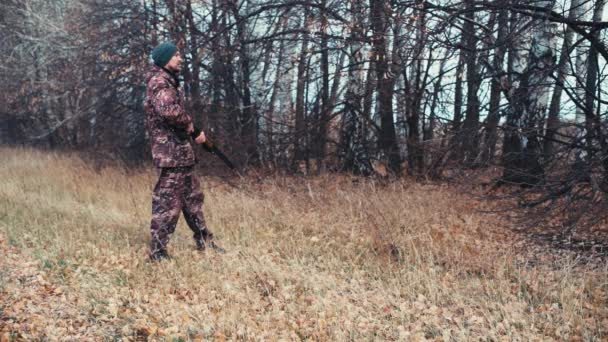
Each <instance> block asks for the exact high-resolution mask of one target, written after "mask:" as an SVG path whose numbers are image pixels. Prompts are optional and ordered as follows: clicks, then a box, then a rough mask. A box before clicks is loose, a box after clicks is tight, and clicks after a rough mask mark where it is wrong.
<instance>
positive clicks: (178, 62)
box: [165, 51, 184, 73]
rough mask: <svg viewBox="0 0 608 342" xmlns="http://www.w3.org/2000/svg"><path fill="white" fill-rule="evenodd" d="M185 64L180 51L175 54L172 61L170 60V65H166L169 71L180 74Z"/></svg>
mask: <svg viewBox="0 0 608 342" xmlns="http://www.w3.org/2000/svg"><path fill="white" fill-rule="evenodd" d="M183 62H184V60H183V59H182V55H180V54H179V51H178V52H176V53H175V55H173V57H171V59H170V60H169V63H167V65H165V68H167V70H169V71H173V72H175V73H178V72H180V71H182V63H183Z"/></svg>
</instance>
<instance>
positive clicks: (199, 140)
mask: <svg viewBox="0 0 608 342" xmlns="http://www.w3.org/2000/svg"><path fill="white" fill-rule="evenodd" d="M194 141H195V142H196V143H197V144H204V143H205V141H207V137H206V136H205V132H203V131H201V134H199V135H198V137H196V139H194Z"/></svg>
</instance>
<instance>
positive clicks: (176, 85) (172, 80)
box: [154, 65, 180, 89]
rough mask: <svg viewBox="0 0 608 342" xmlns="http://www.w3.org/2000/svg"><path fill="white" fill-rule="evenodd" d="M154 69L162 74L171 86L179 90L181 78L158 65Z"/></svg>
mask: <svg viewBox="0 0 608 342" xmlns="http://www.w3.org/2000/svg"><path fill="white" fill-rule="evenodd" d="M154 67H155V68H156V69H157V70H158V73H159V74H161V75H162V77H163V78H164V79H166V80H167V81H169V83H171V85H172V86H173V87H174V88H175V89H178V88H179V86H180V82H179V77H178V76H177V75H176V74H174V73H172V72H171V71H169V70H167V69H166V68H161V67H159V66H156V65H155V66H154Z"/></svg>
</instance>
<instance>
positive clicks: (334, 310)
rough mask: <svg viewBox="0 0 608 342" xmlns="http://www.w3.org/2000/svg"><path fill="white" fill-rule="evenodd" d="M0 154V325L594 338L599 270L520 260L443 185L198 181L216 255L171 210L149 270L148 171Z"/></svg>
mask: <svg viewBox="0 0 608 342" xmlns="http://www.w3.org/2000/svg"><path fill="white" fill-rule="evenodd" d="M0 156H1V157H2V161H3V162H2V164H1V165H0V179H2V184H1V185H0V336H2V337H3V338H12V337H21V338H24V339H27V340H30V339H32V338H42V337H46V338H49V339H64V338H66V337H71V338H78V339H81V338H83V337H88V338H91V339H95V340H98V339H116V338H122V339H125V340H127V339H132V338H143V337H149V338H151V339H155V340H156V339H158V340H165V339H169V340H175V339H178V340H179V339H181V340H200V339H209V338H213V339H218V340H222V339H225V338H227V339H252V340H257V339H264V340H268V339H270V340H274V339H289V340H292V339H293V340H297V339H302V338H313V339H322V340H361V339H382V340H384V339H391V340H397V339H400V340H403V339H412V340H416V339H425V338H430V339H438V338H439V339H441V338H443V339H444V340H446V341H447V340H450V339H454V340H471V339H477V338H478V337H484V338H485V337H493V338H494V340H501V339H505V340H513V339H519V340H529V339H530V338H539V339H557V340H563V339H576V338H580V339H585V340H601V339H606V338H607V337H608V308H607V307H608V305H607V304H608V303H607V299H606V298H607V296H606V294H607V292H608V284H607V281H606V280H607V277H606V275H607V274H608V272H607V271H606V269H603V270H597V269H594V270H592V269H589V268H586V267H583V266H576V267H575V266H574V263H573V261H572V260H571V259H568V258H563V259H559V260H557V262H555V261H552V262H551V263H548V262H547V263H543V262H540V263H535V264H534V265H531V264H529V263H527V259H526V258H525V257H524V256H522V254H520V253H519V252H518V251H517V250H515V249H514V248H512V247H510V246H512V245H513V243H514V241H513V240H512V236H510V235H509V234H505V233H503V229H501V227H500V225H499V224H497V222H500V221H499V220H498V219H497V218H490V217H482V216H480V215H479V214H477V213H476V212H475V210H474V207H475V206H476V205H477V204H476V203H473V202H471V200H470V199H467V198H465V197H463V196H459V195H457V194H454V193H453V192H451V191H450V190H449V189H447V188H443V187H438V186H428V185H427V186H422V185H417V184H410V183H407V182H403V183H395V184H391V185H388V186H378V185H377V184H374V183H370V182H364V181H360V182H352V181H351V180H350V179H347V178H318V179H312V180H294V179H291V180H289V179H274V180H265V181H262V182H257V183H253V182H251V183H248V184H242V185H241V186H242V189H241V190H237V189H234V188H231V187H227V186H225V185H222V183H221V182H220V181H219V180H209V179H206V180H204V190H205V194H206V204H205V211H206V214H207V220H208V222H209V225H210V227H211V228H212V230H213V231H214V232H215V233H216V235H217V236H218V237H220V239H221V242H222V245H223V246H225V247H226V248H227V249H228V250H229V253H228V254H226V255H223V256H218V255H215V254H214V253H209V252H208V253H207V254H204V255H200V254H197V253H196V252H195V251H194V250H193V242H192V241H191V238H190V235H191V233H190V230H189V229H188V228H187V227H186V226H185V224H184V220H183V218H182V219H180V223H179V226H178V228H177V232H176V234H175V235H174V238H173V239H172V241H171V244H170V252H171V254H172V255H173V256H174V257H175V258H174V260H173V261H171V262H166V263H162V264H158V265H154V264H149V263H147V262H146V253H147V243H148V239H149V233H148V225H149V217H150V212H149V207H150V204H149V202H150V190H151V187H152V186H153V183H154V182H155V177H156V176H155V174H154V172H153V170H149V171H139V172H134V173H126V172H124V171H123V170H120V169H112V168H107V169H102V170H98V171H95V170H93V169H92V168H90V167H88V166H87V165H86V164H85V163H84V162H83V161H81V160H80V159H78V158H76V157H74V156H68V155H58V154H51V153H41V152H36V151H31V150H17V149H0ZM541 260H542V259H541ZM3 341H4V340H3Z"/></svg>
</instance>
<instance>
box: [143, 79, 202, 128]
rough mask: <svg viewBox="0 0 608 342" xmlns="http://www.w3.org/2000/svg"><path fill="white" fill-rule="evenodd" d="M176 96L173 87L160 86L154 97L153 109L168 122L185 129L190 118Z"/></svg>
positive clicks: (190, 120)
mask: <svg viewBox="0 0 608 342" xmlns="http://www.w3.org/2000/svg"><path fill="white" fill-rule="evenodd" d="M177 97H178V94H177V92H176V91H175V89H174V88H173V87H161V88H160V89H158V91H157V93H156V96H155V97H154V101H153V104H154V109H155V111H156V113H158V114H159V115H160V116H162V117H163V118H164V119H165V120H166V121H167V123H168V124H170V125H172V126H175V127H178V128H184V129H185V128H186V127H188V125H189V124H190V123H191V122H192V118H190V115H188V114H187V113H186V111H184V107H183V106H182V105H181V104H180V103H179V102H178V100H177Z"/></svg>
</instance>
